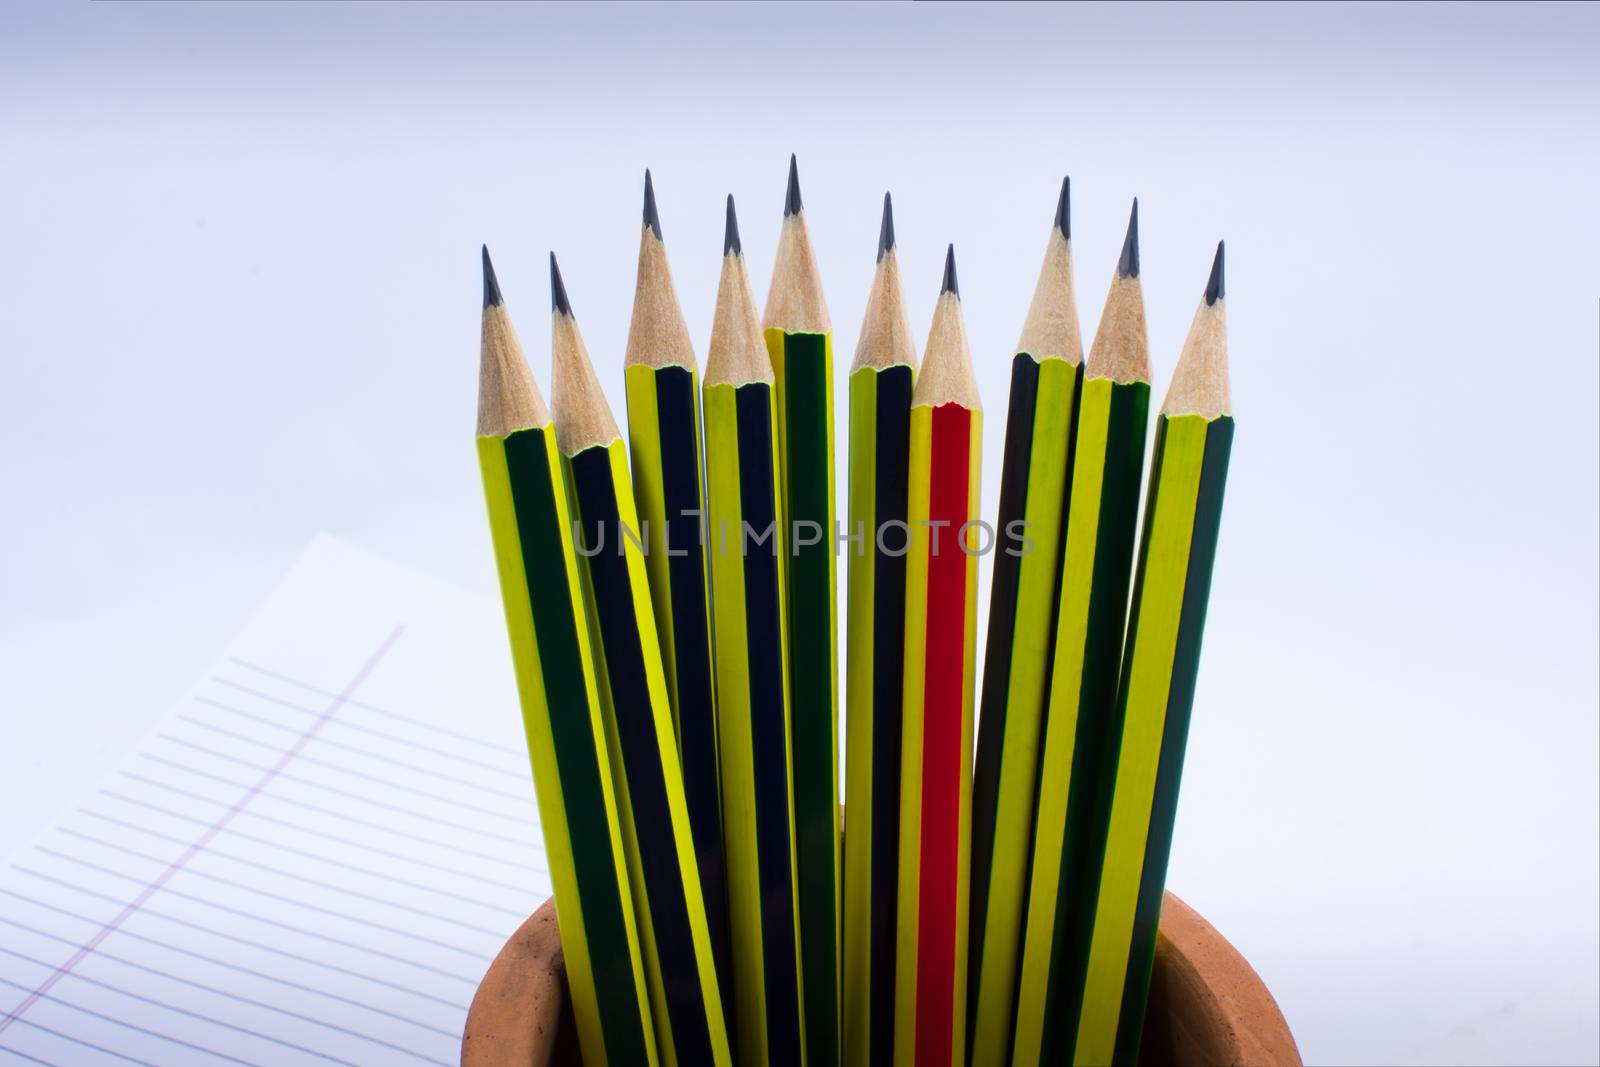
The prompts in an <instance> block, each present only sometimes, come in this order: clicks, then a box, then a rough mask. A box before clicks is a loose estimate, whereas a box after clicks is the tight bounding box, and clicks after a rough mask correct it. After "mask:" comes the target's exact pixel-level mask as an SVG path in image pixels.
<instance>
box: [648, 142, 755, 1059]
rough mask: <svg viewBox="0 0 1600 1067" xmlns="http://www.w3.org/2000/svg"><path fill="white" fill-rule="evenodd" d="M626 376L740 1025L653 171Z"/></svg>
mask: <svg viewBox="0 0 1600 1067" xmlns="http://www.w3.org/2000/svg"><path fill="white" fill-rule="evenodd" d="M623 363H624V369H623V378H624V381H625V382H626V387H627V398H628V445H629V452H630V454H631V457H632V460H633V487H634V495H635V497H636V498H637V501H638V505H639V522H640V531H639V532H640V538H641V540H643V541H644V543H645V545H646V547H647V549H648V556H647V559H646V563H647V564H648V567H647V571H648V573H649V575H650V600H651V603H652V604H653V605H654V606H655V613H656V630H657V632H658V633H659V635H660V638H661V659H662V666H663V668H664V669H665V672H666V684H667V698H668V700H669V702H670V703H671V705H672V721H673V725H674V726H675V727H676V729H677V736H678V752H679V756H680V758H681V760H682V763H683V787H684V795H685V799H686V800H687V802H688V808H689V828H690V830H691V831H692V832H693V834H694V853H695V860H696V862H697V863H698V864H699V867H700V888H701V890H702V893H703V895H704V897H705V905H706V923H707V925H709V926H710V928H711V951H712V955H713V956H714V957H715V959H716V961H717V977H718V983H719V985H720V987H721V990H722V1006H723V1013H724V1015H725V1016H727V1017H728V1027H729V1030H730V1032H731V1031H732V1029H733V1026H734V1023H733V1019H732V1004H733V1000H732V996H733V987H732V985H731V984H730V982H731V976H730V974H729V971H728V968H729V962H728V953H729V947H728V902H727V901H728V898H727V880H726V877H725V875H724V871H723V861H722V792H721V785H720V778H719V775H720V772H719V771H718V768H717V705H716V698H715V689H714V688H713V686H712V675H711V589H710V586H709V585H708V583H707V579H706V558H705V545H704V540H703V538H702V536H701V531H702V529H703V527H704V525H705V507H706V505H705V486H704V483H703V481H702V479H701V470H700V455H701V451H700V386H699V381H698V378H699V374H698V371H697V369H696V367H695V359H694V349H693V348H692V347H691V345H690V343H689V328H688V326H687V325H686V324H685V323H684V321H683V310H682V309H681V308H680V307H679V305H678V294H677V292H676V290H675V289H674V288H673V285H672V271H671V269H670V268H669V267H668V265H667V249H666V245H664V244H663V243H662V241H661V218H660V215H659V214H658V213H657V211H656V196H655V187H654V185H653V184H652V182H651V180H650V172H649V171H648V170H647V171H645V172H644V223H643V226H642V228H641V232H640V235H639V272H638V281H637V283H636V286H635V289H634V296H633V321H632V323H631V325H630V326H629V328H628V347H627V355H626V356H625V357H624V361H623Z"/></svg>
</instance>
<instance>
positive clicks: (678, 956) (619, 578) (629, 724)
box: [550, 255, 732, 1065]
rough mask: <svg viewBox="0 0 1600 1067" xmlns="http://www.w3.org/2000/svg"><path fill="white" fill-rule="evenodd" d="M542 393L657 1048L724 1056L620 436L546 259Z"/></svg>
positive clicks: (671, 1057) (714, 1060) (693, 1059)
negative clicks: (570, 514)
mask: <svg viewBox="0 0 1600 1067" xmlns="http://www.w3.org/2000/svg"><path fill="white" fill-rule="evenodd" d="M550 289H551V297H552V298H551V305H552V307H551V346H550V352H551V356H550V362H551V372H550V398H551V406H552V408H553V411H554V415H555V423H556V440H557V444H558V445H559V446H560V449H561V454H562V455H563V456H564V457H566V460H567V463H568V468H567V469H568V478H569V484H570V485H571V487H572V496H573V499H574V501H575V503H576V504H577V511H578V515H577V518H578V521H579V524H580V526H581V533H582V538H581V541H579V542H578V544H577V551H578V553H579V555H580V556H582V557H583V561H582V562H581V563H580V565H579V571H580V573H582V574H583V575H584V579H585V582H584V587H585V591H586V593H587V594H588V597H589V610H590V613H591V616H592V617H593V618H594V620H595V623H596V625H595V636H596V640H595V660H596V663H597V664H598V666H599V669H600V671H601V674H602V676H603V677H604V679H605V685H604V686H603V687H602V693H603V694H604V699H603V700H602V701H601V709H602V711H603V712H604V713H605V717H606V726H607V737H608V739H609V741H610V744H611V747H612V753H613V761H612V764H613V771H614V772H616V771H620V773H617V775H616V777H617V800H618V809H619V812H620V814H621V820H620V821H621V824H622V831H623V834H622V841H623V846H624V849H625V851H626V853H627V856H628V863H629V872H630V875H631V877H632V879H633V886H634V894H633V905H634V911H635V913H636V916H637V918H638V925H639V932H640V937H641V940H642V942H643V946H644V964H645V978H646V981H647V983H648V986H649V989H650V993H651V1000H652V1005H651V1006H652V1008H653V1014H654V1018H655V1028H656V1041H657V1044H658V1047H659V1049H660V1051H661V1054H662V1058H663V1059H664V1060H665V1061H666V1062H668V1063H678V1064H688V1063H704V1064H723V1065H727V1064H730V1063H731V1062H732V1057H731V1053H730V1051H729V1047H728V1032H727V1028H726V1024H725V1023H724V1021H723V1017H722V996H721V992H720V989H719V987H718V984H717V975H716V964H715V962H714V960H713V958H712V955H711V933H710V931H709V929H708V928H707V925H706V912H705V902H704V899H703V898H702V896H701V892H700V872H699V867H698V865H697V863H696V862H695V856H694V839H693V835H692V833H691V832H690V829H689V813H688V805H687V803H686V801H685V799H684V788H683V771H682V769H681V766H680V764H679V761H678V748H677V743H676V739H675V738H674V737H673V732H672V710H671V707H670V705H669V703H668V701H667V685H666V677H665V671H664V670H663V668H662V666H661V645H660V641H659V639H658V638H657V636H656V625H655V613H654V610H653V609H652V607H651V605H650V589H649V580H648V579H647V578H646V576H645V561H644V552H643V549H642V546H641V544H640V542H639V540H638V531H639V516H638V512H637V510H636V508H635V506H634V501H633V485H632V482H631V481H630V479H629V477H628V458H627V456H626V455H625V453H624V449H623V445H622V435H621V434H620V433H619V432H618V431H617V423H616V420H615V419H614V418H613V417H612V415H611V410H610V408H609V407H608V406H607V404H606V398H605V395H604V394H603V393H602V392H601V390H600V381H599V379H598V378H597V377H596V376H595V372H594V367H593V365H592V364H591V363H590V362H589V353H588V350H587V349H586V348H585V347H584V344H583V335H582V334H581V333H580V332H579V330H578V321H577V319H576V318H575V317H574V316H573V313H572V304H571V302H570V301H569V300H568V299H567V291H566V286H565V284H564V283H563V282H562V278H561V271H560V268H559V267H557V265H556V257H555V256H554V255H552V256H551V257H550Z"/></svg>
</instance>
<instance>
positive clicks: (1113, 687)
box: [1011, 204, 1150, 1065]
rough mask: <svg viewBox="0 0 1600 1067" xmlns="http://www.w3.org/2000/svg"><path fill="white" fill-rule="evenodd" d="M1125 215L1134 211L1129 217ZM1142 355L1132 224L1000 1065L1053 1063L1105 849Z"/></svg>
mask: <svg viewBox="0 0 1600 1067" xmlns="http://www.w3.org/2000/svg"><path fill="white" fill-rule="evenodd" d="M1135 210H1136V211H1137V204H1136V205H1135ZM1149 411H1150V351H1149V342H1148V340H1147V338H1146V331H1145V316H1144V295H1143V291H1142V289H1141V283H1140V281H1139V230H1138V216H1137V214H1135V215H1134V216H1133V217H1132V218H1131V219H1130V220H1129V222H1128V236H1127V238H1126V240H1125V241H1124V243H1123V246H1122V256H1121V258H1120V259H1119V260H1118V262H1117V268H1116V271H1115V273H1114V274H1113V275H1112V279H1111V290H1110V292H1109V294H1108V295H1107V296H1106V304H1105V310H1104V311H1103V312H1102V313H1101V315H1100V326H1099V329H1098V330H1097V331H1096V332H1095V338H1094V344H1093V345H1092V346H1090V349H1089V359H1088V361H1087V363H1085V365H1084V379H1083V386H1082V388H1081V390H1080V399H1079V405H1078V418H1077V426H1076V437H1077V443H1076V446H1075V447H1074V449H1073V460H1072V503H1071V507H1070V509H1069V518H1068V520H1067V540H1066V550H1065V553H1064V562H1063V566H1062V576H1061V597H1060V609H1059V612H1058V615H1057V621H1056V637H1055V657H1054V663H1053V666H1052V673H1051V682H1050V706H1049V712H1048V713H1047V715H1046V718H1045V735H1044V760H1043V764H1042V769H1041V772H1040V776H1039V803H1038V811H1037V814H1036V816H1035V820H1036V821H1035V830H1034V841H1033V860H1032V863H1031V864H1030V867H1029V872H1030V873H1029V887H1028V909H1027V927H1026V934H1025V937H1024V940H1023V949H1022V970H1021V978H1020V981H1019V982H1018V983H1017V1021H1016V1037H1015V1045H1014V1047H1013V1050H1012V1056H1011V1062H1012V1063H1013V1064H1016V1065H1028V1064H1037V1063H1059V1062H1062V1061H1064V1060H1066V1059H1067V1058H1069V1056H1070V1054H1071V1049H1070V1047H1068V1046H1067V1038H1066V1037H1065V1034H1064V1031H1066V1030H1068V1029H1069V1028H1070V1026H1071V1022H1070V1019H1069V1016H1070V1010H1068V1008H1067V1006H1068V1005H1072V1006H1075V1005H1076V1004H1077V1003H1078V999H1079V997H1080V996H1081V995H1082V974H1083V967H1084V960H1083V953H1084V952H1085V951H1086V950H1087V948H1088V920H1091V919H1092V918H1093V911H1092V910H1091V909H1090V907H1089V905H1088V900H1087V899H1086V897H1087V896H1088V893H1087V892H1086V890H1085V885H1086V883H1087V882H1088V881H1089V880H1090V879H1091V878H1092V877H1093V875H1094V873H1095V872H1096V871H1098V870H1099V856H1100V855H1101V853H1102V852H1103V849H1104V846H1105V836H1104V826H1105V823H1104V812H1105V802H1106V801H1105V798H1106V794H1107V791H1108V789H1109V787H1110V784H1111V782H1110V777H1109V775H1107V774H1106V773H1105V768H1107V767H1108V766H1110V765H1111V763H1112V761H1113V760H1114V759H1115V751H1114V750H1110V749H1109V748H1108V745H1109V744H1111V743H1114V742H1115V740H1116V739H1115V737H1113V736H1112V734H1111V731H1110V726H1111V719H1112V714H1113V711H1114V709H1115V705H1116V697H1117V668H1118V666H1119V665H1120V663H1121V661H1122V637H1123V624H1124V623H1125V621H1126V619H1127V605H1128V578H1129V574H1130V572H1131V570H1132V568H1133V545H1134V534H1135V532H1136V527H1137V524H1138V521H1139V514H1138V512H1139V482H1140V479H1141V476H1142V474H1143V471H1144V440H1145V431H1146V430H1147V429H1148V428H1149Z"/></svg>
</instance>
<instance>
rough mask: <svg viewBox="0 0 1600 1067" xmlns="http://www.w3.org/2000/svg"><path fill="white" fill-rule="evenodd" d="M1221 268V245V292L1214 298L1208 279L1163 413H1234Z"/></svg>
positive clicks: (1216, 267)
mask: <svg viewBox="0 0 1600 1067" xmlns="http://www.w3.org/2000/svg"><path fill="white" fill-rule="evenodd" d="M1221 271H1222V246H1221V245H1220V244H1219V245H1218V246H1217V258H1216V259H1215V260H1214V261H1213V263H1212V266H1211V278H1212V281H1215V282H1216V290H1217V295H1216V296H1215V298H1213V297H1212V295H1211V291H1212V286H1211V283H1210V282H1208V283H1207V284H1206V293H1205V296H1203V297H1202V298H1201V300H1200V306H1199V307H1198V308H1196V309H1195V313H1194V321H1193V322H1191V323H1190V324H1189V336H1188V337H1187V338H1185V339H1184V342H1183V351H1182V352H1181V353H1180V354H1179V355H1178V366H1177V369H1176V370H1174V371H1173V372H1172V385H1171V386H1170V387H1169V388H1168V389H1167V398H1166V400H1165V401H1163V402H1162V404H1161V413H1162V414H1163V415H1203V416H1204V417H1206V418H1208V419H1214V418H1217V417H1218V416H1220V415H1231V414H1233V391H1232V387H1231V385H1230V383H1229V380H1228V316H1227V311H1226V308H1227V303H1228V301H1227V300H1226V298H1224V296H1223V295H1222V275H1221Z"/></svg>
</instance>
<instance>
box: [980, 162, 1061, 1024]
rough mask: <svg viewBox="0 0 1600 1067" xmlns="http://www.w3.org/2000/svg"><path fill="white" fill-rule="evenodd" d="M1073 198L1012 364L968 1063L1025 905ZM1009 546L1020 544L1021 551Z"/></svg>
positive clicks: (1055, 559) (987, 666) (1046, 663)
mask: <svg viewBox="0 0 1600 1067" xmlns="http://www.w3.org/2000/svg"><path fill="white" fill-rule="evenodd" d="M1071 194H1072V186H1071V179H1070V178H1063V179H1062V181H1061V196H1060V198H1059V200H1058V201H1057V203H1056V217H1055V225H1053V226H1052V227H1051V228H1050V236H1049V238H1048V240H1047V243H1046V245H1045V254H1044V264H1043V266H1042V267H1041V268H1040V270H1039V281H1038V284H1037V285H1036V286H1035V288H1034V292H1033V303H1032V305H1031V306H1030V307H1029V309H1028V318H1027V321H1026V322H1025V323H1024V324H1023V327H1022V339H1021V340H1020V341H1018V342H1017V354H1016V356H1015V357H1014V358H1013V359H1012V361H1011V397H1010V407H1009V409H1008V411H1007V413H1006V436H1005V454H1004V455H1005V458H1004V465H1003V466H1002V468H1001V471H1000V513H999V520H998V522H997V523H996V534H997V536H998V538H999V541H998V544H999V546H1000V550H999V551H997V552H996V553H995V557H994V584H993V586H992V588H991V591H990V594H989V632H988V653H987V656H986V658H985V660H984V668H983V697H982V713H981V715H980V717H979V720H978V752H977V757H976V760H975V762H974V765H973V788H972V794H973V796H972V943H971V947H970V952H971V955H970V957H969V958H970V960H971V964H970V966H971V968H972V973H971V977H970V978H969V982H968V984H969V1000H968V1014H969V1020H970V1021H969V1025H968V1030H967V1033H968V1041H969V1042H970V1044H969V1045H968V1052H969V1053H971V1054H972V1055H974V1056H975V1055H976V1054H977V1050H980V1049H1000V1048H1005V1047H1006V1046H1007V1044H1008V1043H1009V1041H1010V1036H1011V1027H1012V1018H1013V1016H1012V1012H1013V998H1014V994H1015V991H1016V981H1017V960H1018V957H1019V955H1020V953H1021V949H1022V926H1023V909H1024V906H1025V905H1026V902H1027V873H1028V850H1029V847H1030V846H1031V843H1032V834H1033V812H1034V800H1035V795H1036V793H1035V791H1036V786H1037V782H1038V774H1039V746H1040V741H1041V738H1042V735H1043V724H1044V713H1045V700H1046V696H1047V694H1048V683H1049V678H1050V657H1051V644H1052V641H1053V639H1054V637H1055V617H1056V604H1057V597H1056V588H1057V582H1058V580H1059V575H1060V565H1061V538H1062V533H1063V530H1064V528H1065V524H1066V519H1067V501H1068V476H1069V473H1070V471H1071V452H1072V440H1073V420H1074V419H1075V418H1076V413H1077V409H1078V385H1079V381H1080V380H1081V377H1082V366H1081V365H1082V363H1083V341H1082V338H1081V335H1080V333H1079V329H1078V310H1077V296H1076V293H1075V292H1074V289H1073V278H1072V204H1071ZM1019 536H1022V537H1026V538H1027V541H1026V542H1022V543H1020V546H1019V541H1018V538H1019Z"/></svg>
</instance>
